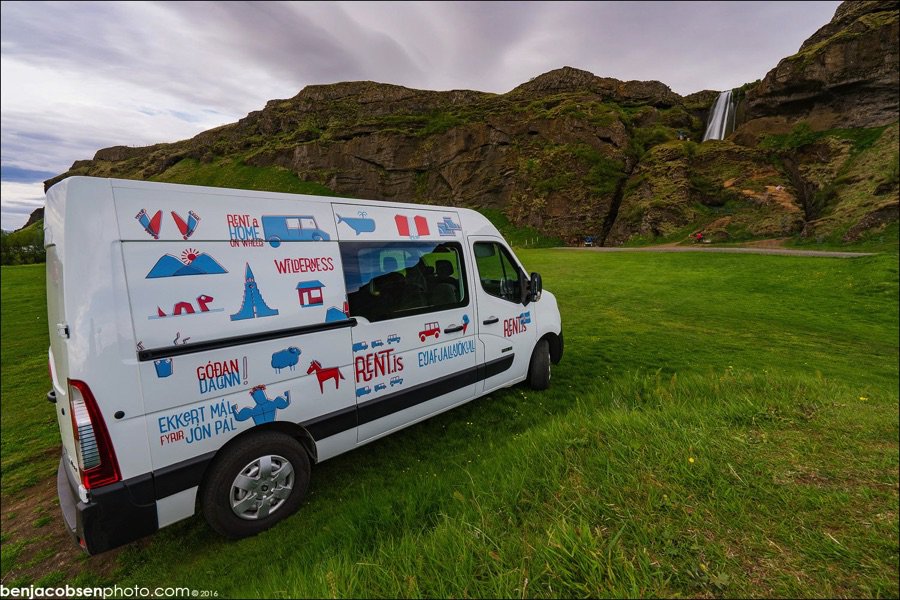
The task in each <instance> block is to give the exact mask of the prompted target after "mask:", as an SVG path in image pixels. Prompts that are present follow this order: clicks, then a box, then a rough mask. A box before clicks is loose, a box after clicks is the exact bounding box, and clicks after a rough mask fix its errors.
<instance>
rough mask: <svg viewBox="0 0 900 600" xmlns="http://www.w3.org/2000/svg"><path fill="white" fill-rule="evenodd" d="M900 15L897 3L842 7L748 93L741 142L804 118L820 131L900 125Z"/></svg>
mask: <svg viewBox="0 0 900 600" xmlns="http://www.w3.org/2000/svg"><path fill="white" fill-rule="evenodd" d="M898 15H900V13H898V3H897V2H896V1H863V2H844V3H843V4H841V5H840V6H839V7H838V9H837V11H836V12H835V15H834V18H833V19H832V20H831V22H830V23H828V24H827V25H825V26H824V27H822V28H821V29H819V30H818V31H817V32H816V33H814V34H813V35H812V37H810V38H809V39H808V40H806V41H805V42H804V43H803V45H802V46H800V50H799V51H798V52H797V53H796V54H794V55H792V56H788V57H787V58H784V59H782V60H781V62H779V63H778V66H776V67H775V68H774V69H772V70H771V71H769V73H768V74H767V75H766V76H765V78H763V80H762V81H761V82H760V83H759V84H758V85H756V86H753V87H751V88H750V89H748V90H747V92H746V97H745V99H744V106H743V107H742V110H741V111H739V113H740V115H741V119H742V121H743V123H742V124H741V125H740V127H739V128H738V131H737V135H736V139H737V140H738V141H740V142H742V143H745V144H752V143H754V142H755V141H756V139H757V138H758V137H759V135H760V134H762V133H785V132H787V131H789V130H790V128H791V127H792V126H793V125H794V124H795V123H797V122H798V121H801V120H802V121H804V122H807V123H809V125H810V126H811V127H812V128H813V129H814V130H826V129H833V128H836V127H843V128H847V127H876V126H881V125H887V124H890V123H893V122H894V121H896V120H897V114H898V110H900V82H898V62H900V41H898V35H900V33H898V23H900V18H898Z"/></svg>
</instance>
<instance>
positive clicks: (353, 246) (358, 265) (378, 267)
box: [341, 242, 469, 321]
mask: <svg viewBox="0 0 900 600" xmlns="http://www.w3.org/2000/svg"><path fill="white" fill-rule="evenodd" d="M341 259H342V261H343V264H344V279H345V281H346V284H347V300H348V302H349V304H350V315H351V316H354V317H365V318H366V319H368V320H369V321H384V320H386V319H395V318H399V317H407V316H412V315H418V314H422V313H428V312H435V311H440V310H447V309H451V308H460V307H463V306H466V305H467V304H468V303H469V300H468V290H467V289H466V277H465V265H464V263H463V259H462V246H461V245H460V244H454V243H437V242H431V243H429V242H341Z"/></svg>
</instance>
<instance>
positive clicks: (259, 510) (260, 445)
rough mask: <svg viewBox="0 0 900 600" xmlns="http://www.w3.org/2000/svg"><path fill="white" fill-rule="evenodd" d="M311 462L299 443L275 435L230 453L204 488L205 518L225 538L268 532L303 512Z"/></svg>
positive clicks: (217, 462) (218, 460)
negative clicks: (302, 507)
mask: <svg viewBox="0 0 900 600" xmlns="http://www.w3.org/2000/svg"><path fill="white" fill-rule="evenodd" d="M309 471H310V467H309V457H308V456H307V454H306V451H305V450H304V449H303V447H302V446H301V445H300V443H299V442H298V441H297V440H295V439H294V438H292V437H290V436H288V435H285V434H283V433H279V432H275V431H265V432H262V433H259V434H256V435H253V436H251V437H249V438H247V439H246V440H242V441H241V442H238V443H237V444H236V445H234V446H231V447H229V448H227V449H226V450H225V451H224V453H223V454H222V455H220V456H218V457H217V458H216V460H215V462H214V463H213V465H212V466H211V467H210V472H209V474H208V476H207V478H206V481H205V483H204V485H203V487H202V488H201V492H200V502H201V507H202V510H203V516H204V517H206V521H207V522H208V523H209V525H210V527H212V528H213V529H214V530H216V531H217V532H219V533H220V534H222V535H224V536H226V537H229V538H232V539H237V538H242V537H247V536H251V535H256V534H257V533H259V532H261V531H265V530H266V529H268V528H269V527H272V526H273V525H275V524H276V523H277V522H279V521H281V520H282V519H284V518H285V517H288V516H290V515H291V514H293V513H294V512H296V510H297V509H298V508H299V507H300V503H301V502H302V501H303V497H304V496H305V495H306V489H307V487H308V486H309Z"/></svg>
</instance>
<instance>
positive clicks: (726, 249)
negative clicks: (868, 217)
mask: <svg viewBox="0 0 900 600" xmlns="http://www.w3.org/2000/svg"><path fill="white" fill-rule="evenodd" d="M557 250H583V251H585V252H721V253H725V254H780V255H784V256H818V257H823V258H859V257H861V256H873V255H874V253H872V252H836V251H834V252H833V251H824V250H795V249H793V248H763V247H757V248H744V247H733V246H718V247H717V246H674V245H666V246H642V247H640V248H606V247H593V248H574V247H562V248H557Z"/></svg>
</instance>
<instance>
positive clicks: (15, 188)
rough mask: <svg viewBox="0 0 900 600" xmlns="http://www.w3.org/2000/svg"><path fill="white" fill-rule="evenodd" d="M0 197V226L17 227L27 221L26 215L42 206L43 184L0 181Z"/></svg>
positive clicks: (44, 198) (7, 229) (7, 228)
mask: <svg viewBox="0 0 900 600" xmlns="http://www.w3.org/2000/svg"><path fill="white" fill-rule="evenodd" d="M0 198H2V200H3V208H2V210H0V217H2V219H0V220H2V223H0V227H2V228H3V229H5V230H6V231H12V230H14V229H19V228H20V227H22V225H24V224H25V222H26V221H28V215H30V214H31V213H32V212H34V210H35V209H36V208H40V207H42V206H44V202H45V201H46V197H45V196H44V184H42V183H18V182H13V181H0Z"/></svg>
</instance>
